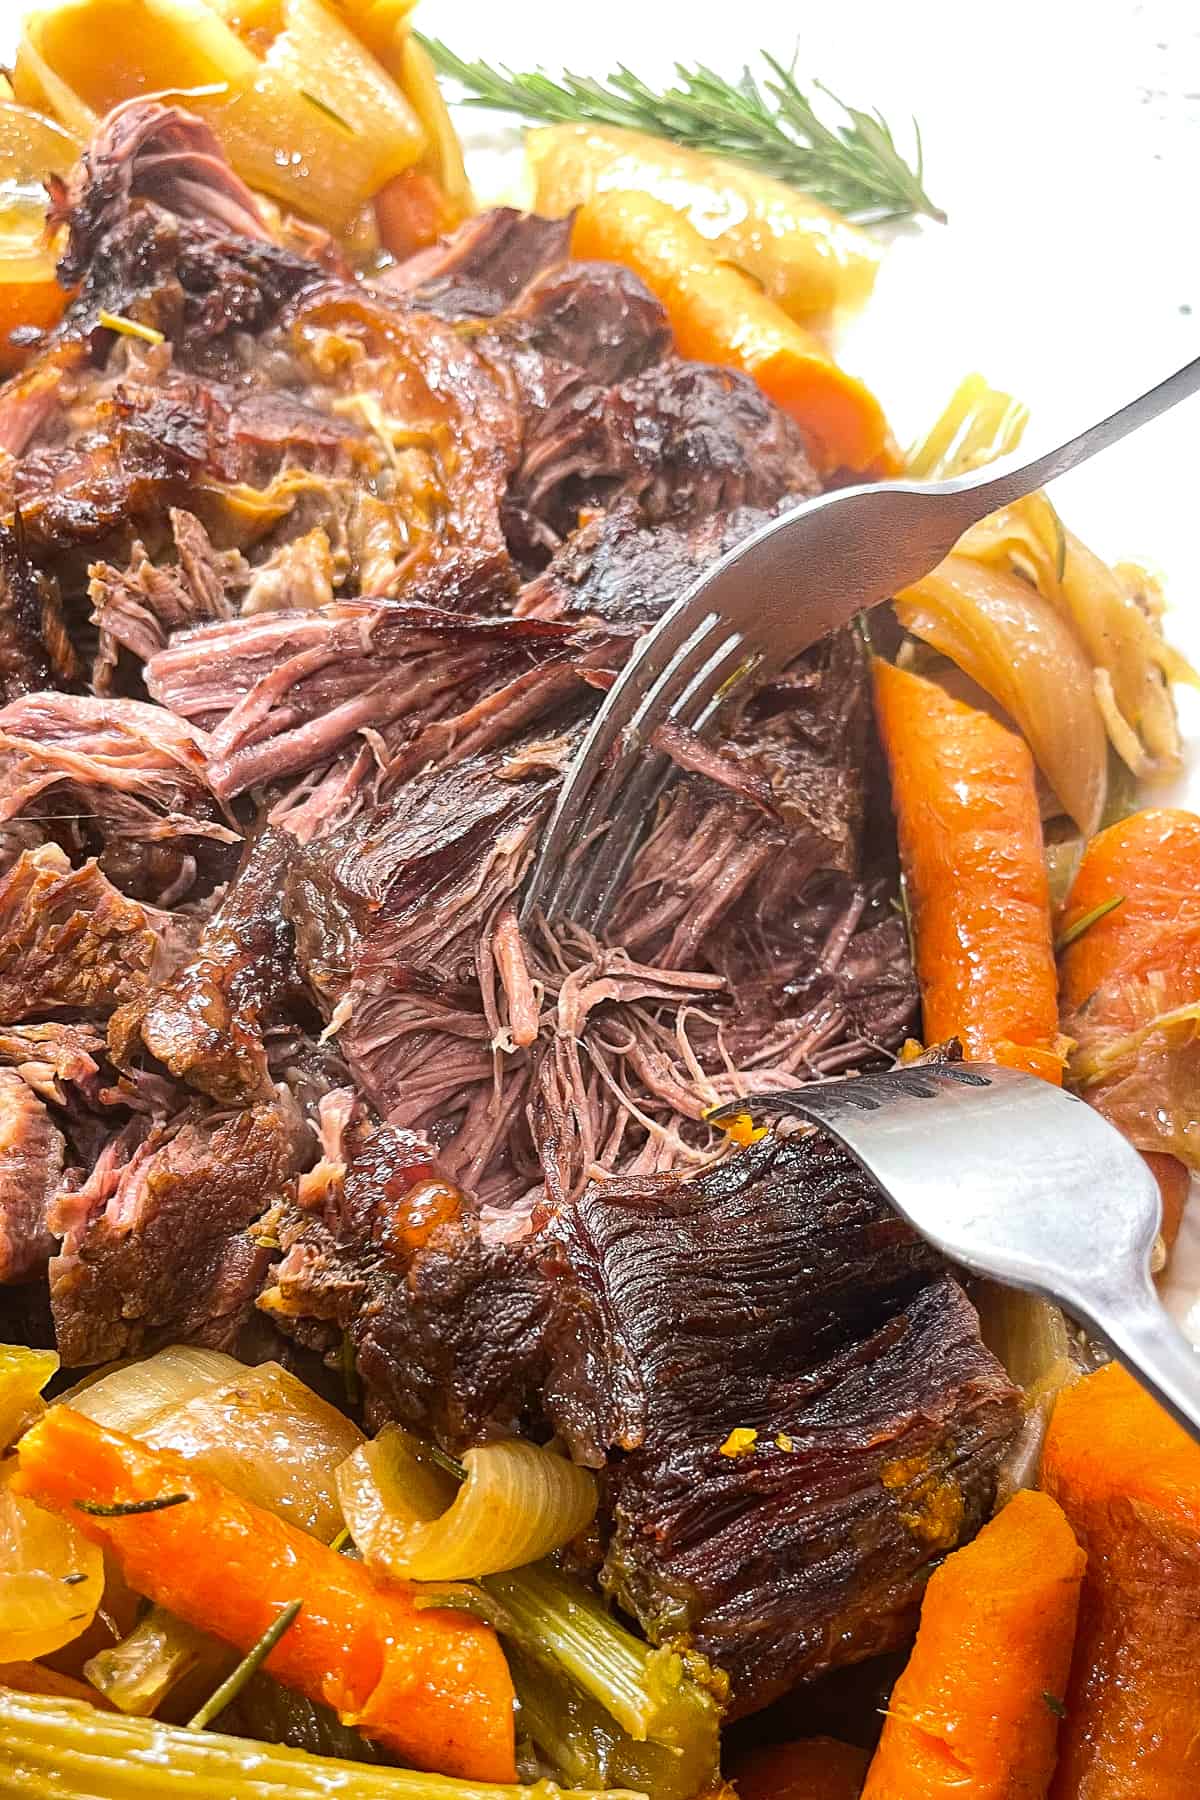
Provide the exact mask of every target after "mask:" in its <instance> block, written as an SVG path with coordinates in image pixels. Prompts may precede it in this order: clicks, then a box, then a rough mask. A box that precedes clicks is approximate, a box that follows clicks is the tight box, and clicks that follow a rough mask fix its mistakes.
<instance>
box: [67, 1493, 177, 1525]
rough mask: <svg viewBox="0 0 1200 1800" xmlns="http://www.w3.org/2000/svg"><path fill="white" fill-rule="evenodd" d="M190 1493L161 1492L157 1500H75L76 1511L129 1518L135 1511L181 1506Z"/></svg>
mask: <svg viewBox="0 0 1200 1800" xmlns="http://www.w3.org/2000/svg"><path fill="white" fill-rule="evenodd" d="M191 1497H192V1496H191V1495H190V1494H161V1495H160V1496H159V1498H158V1499H157V1500H111V1501H109V1500H75V1501H72V1505H73V1506H74V1508H75V1510H76V1512H81V1513H90V1515H91V1516H92V1518H94V1519H131V1518H133V1516H134V1515H135V1513H152V1512H166V1510H167V1508H168V1506H182V1505H183V1503H184V1501H185V1500H190V1499H191Z"/></svg>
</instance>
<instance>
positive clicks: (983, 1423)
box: [543, 1137, 1020, 1712]
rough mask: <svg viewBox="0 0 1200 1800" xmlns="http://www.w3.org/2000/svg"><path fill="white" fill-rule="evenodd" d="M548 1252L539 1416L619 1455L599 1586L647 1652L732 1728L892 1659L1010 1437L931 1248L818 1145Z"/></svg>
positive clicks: (581, 1231) (612, 1472) (591, 1448)
mask: <svg viewBox="0 0 1200 1800" xmlns="http://www.w3.org/2000/svg"><path fill="white" fill-rule="evenodd" d="M547 1239H548V1247H547V1248H546V1249H545V1250H544V1251H543V1257H544V1261H545V1264H546V1266H547V1267H548V1269H549V1271H550V1273H551V1275H552V1278H553V1279H554V1281H555V1282H556V1284H557V1291H556V1308H557V1310H556V1314H555V1325H554V1327H553V1332H552V1338H551V1350H550V1355H551V1363H552V1371H551V1375H550V1378H549V1381H548V1385H547V1391H546V1396H545V1403H546V1406H547V1411H548V1413H549V1416H550V1418H551V1420H552V1421H553V1423H554V1425H555V1427H556V1428H557V1429H558V1430H559V1431H560V1432H561V1433H562V1434H563V1435H564V1436H565V1437H566V1439H567V1441H568V1442H569V1443H570V1444H571V1446H572V1448H573V1450H574V1452H575V1453H576V1454H577V1455H581V1456H583V1457H585V1458H586V1459H588V1460H590V1461H592V1462H598V1461H599V1460H600V1459H601V1458H602V1457H604V1456H605V1455H606V1454H608V1453H611V1452H612V1451H619V1452H621V1454H620V1455H619V1456H618V1457H617V1459H616V1460H614V1461H611V1462H610V1463H609V1465H608V1470H607V1474H606V1477H605V1484H606V1491H607V1494H608V1498H609V1502H610V1504H611V1506H612V1509H613V1518H614V1531H613V1536H612V1539H611V1541H610V1543H609V1547H608V1553H607V1558H606V1562H605V1569H604V1580H605V1582H606V1584H607V1585H608V1586H609V1587H610V1588H611V1589H612V1590H613V1592H614V1593H615V1594H616V1595H617V1596H618V1597H619V1598H620V1600H621V1602H622V1604H623V1605H625V1606H626V1607H628V1608H629V1609H630V1610H632V1611H633V1612H635V1613H636V1614H637V1616H638V1618H639V1619H640V1621H641V1623H642V1625H643V1626H644V1628H645V1629H646V1630H647V1632H648V1634H649V1635H650V1637H651V1638H652V1640H654V1641H656V1642H665V1641H669V1640H671V1639H674V1638H676V1637H678V1636H680V1635H681V1634H684V1633H686V1634H687V1635H688V1637H689V1640H690V1641H691V1642H693V1643H694V1644H695V1645H696V1647H697V1648H699V1649H701V1650H702V1651H703V1652H704V1653H705V1654H706V1655H708V1656H710V1657H712V1658H713V1659H714V1660H715V1661H716V1663H717V1664H718V1665H719V1666H720V1667H722V1668H724V1669H725V1670H726V1671H727V1672H728V1673H729V1675H730V1677H731V1682H732V1689H733V1705H734V1710H735V1712H736V1711H749V1710H752V1709H753V1708H754V1707H756V1706H761V1705H763V1704H764V1703H765V1702H766V1701H768V1700H770V1699H771V1698H773V1697H774V1696H775V1695H776V1694H778V1693H780V1692H782V1691H784V1690H785V1689H786V1688H788V1687H790V1686H792V1685H794V1684H795V1682H796V1681H797V1680H799V1679H802V1678H804V1677H807V1676H809V1675H812V1674H815V1673H817V1672H818V1671H820V1670H821V1669H824V1668H828V1667H833V1666H836V1665H838V1664H841V1663H845V1662H852V1661H856V1660H859V1659H861V1658H862V1657H864V1656H868V1655H873V1654H875V1653H876V1652H878V1651H880V1650H883V1649H886V1648H888V1647H890V1646H893V1645H895V1644H897V1643H899V1642H901V1641H902V1640H903V1637H904V1635H905V1633H906V1632H907V1631H908V1630H909V1629H910V1627H911V1624H912V1620H913V1615H914V1612H915V1609H916V1605H917V1602H918V1600H919V1597H920V1591H921V1587H922V1585H923V1582H924V1579H925V1577H926V1576H927V1575H928V1573H929V1570H930V1568H931V1567H932V1565H933V1562H934V1561H935V1559H936V1558H937V1557H938V1556H940V1555H941V1554H942V1553H943V1552H944V1551H945V1550H947V1549H949V1548H950V1547H952V1545H953V1544H955V1543H956V1542H958V1541H959V1539H960V1538H961V1537H963V1536H967V1535H969V1534H970V1533H971V1532H972V1531H974V1530H975V1529H977V1527H978V1525H979V1524H980V1523H981V1522H982V1520H983V1519H984V1518H985V1517H986V1516H987V1512H988V1510H989V1507H990V1504H991V1500H992V1495H993V1491H994V1478H995V1472H996V1468H997V1465H998V1462H999V1460H1000V1458H1001V1456H1002V1454H1003V1452H1004V1450H1005V1448H1006V1446H1007V1444H1008V1442H1009V1441H1010V1439H1011V1437H1012V1434H1013V1432H1014V1431H1015V1429H1016V1426H1017V1423H1018V1421H1019V1417H1020V1408H1019V1403H1018V1396H1017V1394H1016V1392H1015V1391H1014V1389H1013V1388H1012V1387H1011V1385H1010V1384H1009V1382H1008V1381H1007V1380H1006V1378H1005V1376H1004V1372H1003V1370H1002V1369H1001V1367H1000V1365H999V1364H998V1363H997V1362H996V1360H995V1358H994V1357H992V1356H991V1354H990V1353H989V1352H988V1351H987V1350H985V1349H984V1347H983V1345H982V1344H981V1342H980V1339H979V1334H978V1320H977V1318H976V1316H975V1314H974V1311H973V1309H972V1308H971V1307H970V1305H969V1304H968V1302H967V1301H966V1298H965V1296H964V1295H963V1294H962V1292H961V1290H960V1289H959V1288H958V1287H957V1285H956V1284H955V1283H954V1282H953V1281H952V1280H950V1278H949V1277H948V1276H945V1275H941V1274H938V1273H937V1259H936V1257H935V1256H934V1254H933V1252H932V1251H931V1250H930V1249H929V1248H928V1246H927V1245H925V1244H923V1243H922V1242H920V1241H919V1240H918V1239H917V1238H916V1237H915V1235H914V1234H913V1233H912V1232H910V1231H909V1229H908V1228H907V1227H906V1226H905V1225H904V1224H903V1223H902V1222H901V1221H900V1220H899V1219H898V1218H897V1217H896V1215H895V1214H894V1213H893V1212H892V1211H891V1209H890V1208H889V1206H888V1205H887V1203H886V1201H885V1200H884V1198H883V1197H882V1195H881V1194H880V1193H879V1192H878V1190H876V1189H875V1188H874V1186H873V1185H872V1184H871V1183H870V1182H869V1181H868V1180H867V1178H866V1177H865V1176H864V1175H863V1174H862V1173H861V1172H860V1171H859V1170H858V1169H857V1168H856V1167H855V1165H854V1164H853V1163H852V1162H851V1161H850V1159H849V1158H848V1157H847V1156H845V1154H844V1153H842V1152H841V1151H840V1150H837V1149H835V1148H834V1147H833V1146H832V1145H830V1144H829V1143H828V1142H826V1141H825V1140H822V1139H820V1138H814V1137H807V1138H804V1139H801V1140H799V1141H792V1142H781V1141H779V1140H777V1139H768V1140H767V1141H765V1142H764V1143H762V1144H759V1145H756V1146H754V1147H753V1148H752V1149H750V1150H749V1151H746V1152H743V1153H742V1154H741V1155H739V1156H736V1157H734V1158H733V1159H732V1160H731V1161H729V1162H727V1163H725V1164H724V1165H722V1166H721V1167H719V1168H717V1169H715V1170H713V1171H712V1172H710V1173H708V1174H705V1175H702V1176H701V1177H700V1178H699V1179H697V1180H695V1181H692V1182H688V1183H683V1184H681V1183H679V1182H678V1181H673V1180H665V1179H664V1180H659V1181H657V1182H654V1181H642V1182H631V1181H614V1182H608V1183H597V1184H596V1185H595V1186H593V1187H592V1188H590V1189H589V1190H588V1192H587V1194H586V1195H585V1196H584V1197H583V1199H582V1200H581V1202H580V1203H579V1204H578V1205H577V1206H575V1207H573V1208H569V1209H561V1210H560V1211H559V1212H558V1213H557V1214H556V1215H555V1217H554V1218H553V1220H552V1221H551V1223H550V1226H549V1228H548V1233H547ZM739 1427H740V1428H748V1429H750V1430H752V1431H756V1432H757V1433H758V1438H757V1440H756V1442H755V1446H754V1449H753V1451H752V1453H750V1454H748V1455H745V1456H730V1455H728V1454H724V1455H723V1454H722V1453H721V1447H722V1445H723V1444H724V1443H725V1441H726V1439H727V1437H728V1434H729V1432H730V1431H731V1430H733V1429H735V1428H739ZM851 1545H853V1546H854V1547H855V1548H854V1550H853V1552H852V1553H851V1552H850V1550H849V1546H851Z"/></svg>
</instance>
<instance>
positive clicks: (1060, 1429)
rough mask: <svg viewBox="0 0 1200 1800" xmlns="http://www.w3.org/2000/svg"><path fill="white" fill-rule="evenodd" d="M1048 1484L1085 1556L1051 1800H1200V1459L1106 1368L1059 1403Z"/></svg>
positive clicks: (1131, 1383) (1170, 1423) (1136, 1391)
mask: <svg viewBox="0 0 1200 1800" xmlns="http://www.w3.org/2000/svg"><path fill="white" fill-rule="evenodd" d="M1042 1483H1043V1486H1044V1487H1045V1488H1046V1490H1047V1492H1048V1493H1051V1494H1053V1495H1054V1496H1055V1498H1056V1499H1057V1500H1058V1502H1059V1504H1060V1506H1061V1507H1062V1508H1063V1511H1064V1512H1065V1513H1066V1515H1067V1517H1068V1519H1070V1521H1071V1524H1072V1526H1073V1527H1074V1529H1075V1532H1076V1535H1077V1536H1078V1538H1079V1541H1080V1542H1081V1543H1082V1544H1083V1546H1084V1548H1085V1550H1086V1551H1087V1554H1088V1565H1087V1574H1086V1576H1085V1578H1084V1583H1083V1598H1082V1601H1081V1604H1080V1608H1079V1635H1078V1638H1077V1640H1076V1645H1075V1658H1074V1661H1073V1663H1072V1666H1071V1680H1070V1684H1069V1686H1068V1689H1067V1708H1066V1719H1065V1721H1064V1724H1063V1729H1062V1736H1061V1740H1060V1744H1059V1760H1058V1771H1057V1774H1056V1776H1055V1780H1054V1786H1053V1788H1052V1790H1051V1792H1052V1795H1053V1796H1054V1800H1195V1796H1196V1795H1197V1794H1200V1731H1198V1730H1197V1699H1196V1671H1197V1669H1198V1668H1200V1445H1197V1444H1196V1443H1195V1442H1194V1441H1193V1440H1192V1438H1190V1437H1189V1436H1188V1434H1187V1432H1185V1431H1184V1430H1183V1429H1182V1427H1180V1426H1178V1425H1176V1424H1175V1422H1174V1420H1173V1419H1171V1418H1169V1417H1168V1415H1167V1414H1166V1413H1165V1412H1164V1411H1163V1410H1162V1408H1161V1407H1160V1406H1159V1405H1158V1404H1157V1403H1156V1402H1155V1401H1154V1400H1152V1399H1151V1398H1150V1396H1149V1395H1148V1394H1147V1393H1145V1392H1144V1390H1143V1389H1142V1388H1140V1387H1139V1386H1138V1384H1137V1382H1136V1381H1135V1380H1134V1379H1133V1377H1132V1376H1131V1375H1129V1374H1127V1373H1126V1371H1125V1370H1124V1369H1123V1368H1122V1367H1121V1366H1120V1364H1119V1363H1109V1364H1108V1365H1107V1366H1106V1367H1104V1368H1103V1369H1100V1370H1098V1371H1097V1373H1096V1374H1094V1375H1089V1376H1088V1377H1087V1379H1086V1380H1084V1381H1080V1382H1077V1383H1076V1384H1075V1386H1074V1387H1069V1388H1066V1389H1064V1391H1063V1392H1062V1393H1061V1394H1060V1395H1059V1397H1058V1403H1057V1405H1056V1406H1055V1409H1054V1414H1053V1416H1052V1418H1051V1420H1050V1429H1049V1431H1048V1433H1047V1435H1046V1447H1045V1454H1044V1456H1043V1460H1042Z"/></svg>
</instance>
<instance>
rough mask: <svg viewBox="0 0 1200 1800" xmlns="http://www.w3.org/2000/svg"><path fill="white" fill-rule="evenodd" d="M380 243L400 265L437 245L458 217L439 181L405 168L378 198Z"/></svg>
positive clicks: (381, 191)
mask: <svg viewBox="0 0 1200 1800" xmlns="http://www.w3.org/2000/svg"><path fill="white" fill-rule="evenodd" d="M375 223H376V225H377V227H378V229H379V238H380V242H381V243H382V244H383V247H384V249H385V250H387V251H390V253H391V254H392V255H393V256H394V257H395V258H396V259H397V261H399V262H403V260H404V258H405V257H406V256H412V255H414V254H415V252H416V251H418V250H425V249H427V248H428V246H429V245H430V244H435V243H436V242H437V240H438V238H439V237H441V235H442V233H443V232H444V231H450V230H451V229H452V228H453V227H454V226H455V225H456V224H457V223H458V218H457V216H456V214H455V210H454V208H453V207H452V206H451V204H450V202H449V200H448V199H447V197H446V194H445V191H444V190H443V188H442V187H441V185H440V183H439V182H438V181H437V180H435V178H434V177H433V176H432V175H430V174H428V173H427V171H426V170H424V169H420V168H412V169H403V170H402V171H401V172H400V174H399V175H393V176H392V179H391V180H390V181H388V182H385V183H384V185H383V186H382V187H381V188H380V190H379V192H378V193H377V194H376V196H375Z"/></svg>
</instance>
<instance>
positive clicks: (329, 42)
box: [17, 0, 425, 230]
mask: <svg viewBox="0 0 1200 1800" xmlns="http://www.w3.org/2000/svg"><path fill="white" fill-rule="evenodd" d="M255 16H256V18H260V16H259V15H255ZM261 17H267V18H272V17H273V16H272V15H261ZM278 18H279V19H280V20H281V21H282V29H281V30H280V31H279V32H278V34H277V35H276V36H274V37H273V38H271V39H270V42H269V43H268V44H267V45H266V47H265V50H264V54H263V56H262V57H259V56H258V55H256V54H255V51H254V50H253V49H252V48H251V47H250V45H249V44H248V43H246V42H244V41H243V40H242V38H241V37H239V35H238V33H237V32H236V31H235V30H234V29H233V28H232V26H231V25H230V24H229V23H228V22H227V21H226V19H225V18H223V17H222V16H221V15H220V14H219V13H218V12H217V11H215V10H214V9H213V8H211V7H209V6H207V5H205V4H204V3H203V0H59V4H57V5H55V6H53V7H50V8H47V9H46V10H44V11H42V12H38V13H35V14H33V15H32V17H31V18H30V20H29V21H28V23H27V27H26V36H25V39H24V41H23V43H22V48H21V54H20V55H19V56H18V69H17V85H18V92H19V94H20V97H21V98H22V99H23V100H25V99H31V100H34V101H36V102H37V103H39V104H42V105H45V106H47V107H48V108H49V109H50V110H51V111H53V112H54V113H55V115H56V116H57V117H58V118H60V119H63V120H64V122H65V123H66V124H68V125H69V126H70V127H71V128H72V129H74V130H78V131H80V132H83V133H86V132H87V131H88V130H90V127H91V124H92V122H94V119H95V117H96V115H97V114H101V113H103V112H105V111H107V109H108V108H109V107H111V106H113V105H115V104H116V103H117V102H118V101H120V100H125V99H128V98H130V97H131V96H133V95H135V94H150V93H164V94H169V95H172V96H174V97H176V98H178V99H179V100H180V101H181V102H182V103H183V104H185V105H187V106H188V107H190V108H191V110H193V111H194V112H197V113H199V114H200V115H201V116H202V117H203V118H205V119H207V120H208V122H209V124H210V125H211V126H212V127H213V129H214V131H215V132H216V133H217V136H218V138H219V139H220V141H221V144H222V147H223V148H224V150H225V151H226V153H227V155H228V156H229V159H230V161H231V162H232V163H233V165H234V167H235V168H236V169H237V171H238V173H239V175H241V176H242V178H243V180H245V181H246V182H248V183H249V184H250V186H251V187H253V188H256V189H258V190H259V191H260V192H262V193H265V194H269V195H270V196H271V197H272V198H273V199H275V200H278V201H279V202H280V203H281V204H282V205H284V206H287V207H289V208H291V209H292V210H293V211H296V212H300V213H304V214H306V215H307V216H309V217H311V218H313V219H316V220H318V221H319V222H320V223H321V224H323V225H325V226H327V227H329V228H330V229H332V230H337V229H340V228H341V227H343V226H345V225H346V224H348V223H349V221H350V220H351V219H353V218H354V216H355V215H356V214H357V213H358V212H359V211H360V210H361V208H362V206H363V205H364V204H365V202H366V201H368V200H369V199H370V198H371V197H372V196H373V195H374V194H375V193H376V192H377V191H378V189H379V188H380V187H381V186H382V185H383V184H384V182H386V181H387V180H389V179H390V177H391V176H393V175H395V174H397V173H399V171H400V170H402V169H405V168H407V167H409V166H410V165H411V164H412V163H414V162H416V161H417V160H418V158H419V157H420V156H421V155H422V153H423V151H424V149H425V133H424V131H423V130H422V128H421V126H420V124H419V122H418V120H417V118H416V115H415V113H414V112H413V110H412V108H411V107H410V106H409V104H408V102H407V101H406V100H405V98H404V96H403V94H402V93H401V92H400V89H399V88H398V87H397V85H396V83H395V82H394V81H393V80H392V79H391V78H390V77H389V76H388V75H387V74H386V73H385V72H384V71H383V70H382V69H381V68H380V67H379V66H378V65H377V64H376V63H375V62H374V61H373V60H372V58H371V57H370V56H369V55H368V54H367V53H366V52H365V51H364V49H363V47H362V45H361V44H360V43H359V42H358V40H357V38H355V36H354V34H353V33H352V32H351V31H349V30H348V29H347V27H346V26H345V25H344V24H343V23H342V22H341V20H340V19H339V18H338V17H337V16H336V15H335V14H334V13H333V12H332V11H331V10H330V9H329V8H328V7H327V6H325V5H323V4H322V0H283V7H282V11H281V13H279V14H278ZM260 22H261V18H260Z"/></svg>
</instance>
